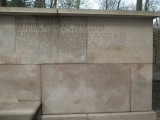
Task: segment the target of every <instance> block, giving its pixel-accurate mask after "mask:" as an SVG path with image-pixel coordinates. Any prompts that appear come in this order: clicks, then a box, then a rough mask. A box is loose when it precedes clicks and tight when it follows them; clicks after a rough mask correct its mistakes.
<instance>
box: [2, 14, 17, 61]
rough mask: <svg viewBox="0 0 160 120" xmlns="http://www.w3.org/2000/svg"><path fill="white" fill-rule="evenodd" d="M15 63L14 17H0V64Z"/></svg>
mask: <svg viewBox="0 0 160 120" xmlns="http://www.w3.org/2000/svg"><path fill="white" fill-rule="evenodd" d="M15 63H16V48H15V17H14V16H0V64H15Z"/></svg>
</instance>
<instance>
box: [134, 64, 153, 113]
mask: <svg viewBox="0 0 160 120" xmlns="http://www.w3.org/2000/svg"><path fill="white" fill-rule="evenodd" d="M131 81H132V82H131V110H132V111H149V110H152V64H132V65H131Z"/></svg>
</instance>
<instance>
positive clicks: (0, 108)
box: [0, 101, 40, 120]
mask: <svg viewBox="0 0 160 120" xmlns="http://www.w3.org/2000/svg"><path fill="white" fill-rule="evenodd" d="M39 107H40V102H39V101H30V102H17V103H7V104H0V120H32V119H33V118H34V116H35V114H36V112H37V110H38V108H39Z"/></svg>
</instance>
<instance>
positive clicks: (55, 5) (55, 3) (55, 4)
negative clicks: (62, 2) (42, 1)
mask: <svg viewBox="0 0 160 120" xmlns="http://www.w3.org/2000/svg"><path fill="white" fill-rule="evenodd" d="M53 8H57V0H54V4H53Z"/></svg>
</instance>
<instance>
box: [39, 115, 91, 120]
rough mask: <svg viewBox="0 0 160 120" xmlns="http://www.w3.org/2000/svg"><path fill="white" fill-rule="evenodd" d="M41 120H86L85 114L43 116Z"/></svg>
mask: <svg viewBox="0 0 160 120" xmlns="http://www.w3.org/2000/svg"><path fill="white" fill-rule="evenodd" d="M42 120H88V118H87V114H69V115H43V116H42Z"/></svg>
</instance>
